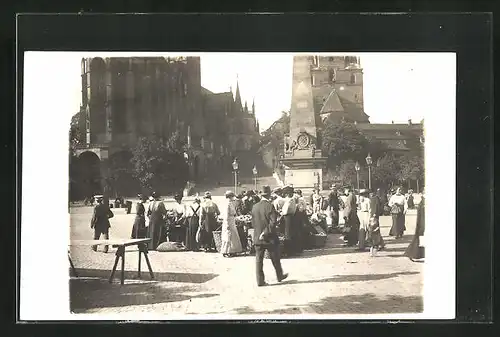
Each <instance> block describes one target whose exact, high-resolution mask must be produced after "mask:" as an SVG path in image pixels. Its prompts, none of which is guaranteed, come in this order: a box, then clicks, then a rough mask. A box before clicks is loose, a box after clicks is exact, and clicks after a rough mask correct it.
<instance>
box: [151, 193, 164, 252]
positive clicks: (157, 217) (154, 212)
mask: <svg viewBox="0 0 500 337" xmlns="http://www.w3.org/2000/svg"><path fill="white" fill-rule="evenodd" d="M152 197H153V199H154V200H153V201H151V202H150V203H149V207H148V218H149V226H148V234H147V236H148V238H151V241H150V242H149V250H156V247H158V245H159V244H160V243H161V242H162V239H163V236H164V227H165V215H166V214H167V210H166V208H165V204H164V203H163V201H161V198H160V196H158V195H156V193H155V192H153V194H152Z"/></svg>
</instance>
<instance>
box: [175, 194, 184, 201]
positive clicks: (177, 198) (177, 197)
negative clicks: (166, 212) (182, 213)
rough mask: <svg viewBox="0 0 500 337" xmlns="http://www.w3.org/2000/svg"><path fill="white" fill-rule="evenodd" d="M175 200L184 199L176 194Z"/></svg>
mask: <svg viewBox="0 0 500 337" xmlns="http://www.w3.org/2000/svg"><path fill="white" fill-rule="evenodd" d="M174 199H175V200H179V199H182V195H181V194H180V193H175V195H174Z"/></svg>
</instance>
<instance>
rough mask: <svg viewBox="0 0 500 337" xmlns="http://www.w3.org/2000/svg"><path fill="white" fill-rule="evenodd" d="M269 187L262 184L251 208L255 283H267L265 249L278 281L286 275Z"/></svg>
mask: <svg viewBox="0 0 500 337" xmlns="http://www.w3.org/2000/svg"><path fill="white" fill-rule="evenodd" d="M270 198H271V188H270V187H269V186H267V185H266V186H263V187H262V192H261V200H260V201H259V202H258V203H257V204H255V206H254V207H253V209H252V227H253V228H254V233H253V235H254V236H253V241H254V243H255V262H256V276H257V285H258V286H259V287H262V286H265V285H267V283H266V282H265V276H264V270H263V266H264V253H265V251H266V250H267V251H268V252H269V255H270V257H271V262H272V263H273V267H274V270H275V271H276V278H277V279H278V282H281V281H283V280H284V279H286V278H287V277H288V274H285V273H283V268H282V267H281V261H280V256H279V239H278V234H277V228H276V225H277V222H276V218H277V212H276V209H275V208H274V206H273V204H272V203H271V201H270Z"/></svg>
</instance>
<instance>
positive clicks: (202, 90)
mask: <svg viewBox="0 0 500 337" xmlns="http://www.w3.org/2000/svg"><path fill="white" fill-rule="evenodd" d="M201 94H202V95H213V94H214V93H213V92H211V91H210V90H208V89H207V88H205V87H201Z"/></svg>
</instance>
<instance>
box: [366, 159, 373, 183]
mask: <svg viewBox="0 0 500 337" xmlns="http://www.w3.org/2000/svg"><path fill="white" fill-rule="evenodd" d="M372 164H373V161H372V156H370V154H369V153H368V156H367V157H366V165H368V188H369V189H370V190H371V189H372Z"/></svg>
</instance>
